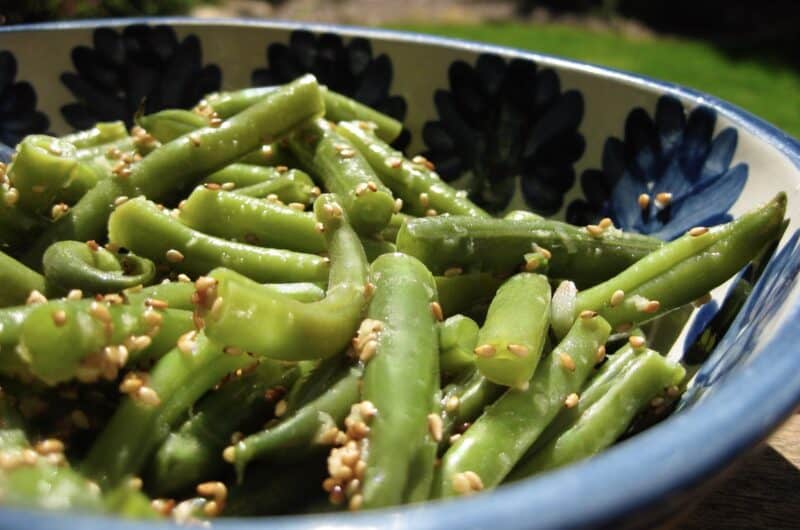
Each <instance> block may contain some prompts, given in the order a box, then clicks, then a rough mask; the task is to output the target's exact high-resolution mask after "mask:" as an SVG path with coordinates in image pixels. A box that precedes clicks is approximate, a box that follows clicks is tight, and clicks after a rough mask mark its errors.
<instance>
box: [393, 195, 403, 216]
mask: <svg viewBox="0 0 800 530" xmlns="http://www.w3.org/2000/svg"><path fill="white" fill-rule="evenodd" d="M402 209H403V199H401V198H400V197H398V198H396V199H395V200H394V213H399V212H400V210H402Z"/></svg>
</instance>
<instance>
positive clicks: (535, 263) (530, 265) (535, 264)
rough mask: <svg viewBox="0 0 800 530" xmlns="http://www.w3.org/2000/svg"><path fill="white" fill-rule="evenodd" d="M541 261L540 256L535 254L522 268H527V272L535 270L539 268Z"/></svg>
mask: <svg viewBox="0 0 800 530" xmlns="http://www.w3.org/2000/svg"><path fill="white" fill-rule="evenodd" d="M541 263H542V261H541V260H540V259H539V258H538V256H535V257H533V258H531V259H529V260H528V261H526V262H525V264H524V265H523V266H522V268H523V269H525V272H533V271H535V270H536V269H538V268H539V265H541Z"/></svg>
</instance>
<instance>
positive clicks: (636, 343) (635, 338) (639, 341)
mask: <svg viewBox="0 0 800 530" xmlns="http://www.w3.org/2000/svg"><path fill="white" fill-rule="evenodd" d="M628 343H629V344H630V345H631V346H633V347H634V348H641V347H642V346H644V345H645V340H644V337H641V336H639V335H631V336H630V337H628Z"/></svg>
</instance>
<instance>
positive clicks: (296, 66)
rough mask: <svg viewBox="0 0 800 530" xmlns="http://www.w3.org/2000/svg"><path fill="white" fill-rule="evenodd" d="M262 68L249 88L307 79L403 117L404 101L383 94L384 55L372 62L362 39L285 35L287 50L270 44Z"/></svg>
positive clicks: (386, 86)
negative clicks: (287, 38)
mask: <svg viewBox="0 0 800 530" xmlns="http://www.w3.org/2000/svg"><path fill="white" fill-rule="evenodd" d="M267 64H268V66H267V68H260V69H257V70H254V71H253V73H252V75H251V80H252V83H253V85H255V86H269V85H277V84H282V83H288V82H289V81H292V80H293V79H296V78H297V77H299V76H301V75H303V74H305V73H312V74H314V75H315V76H316V77H317V79H318V80H319V82H320V83H322V84H324V85H326V86H328V87H330V88H331V90H335V91H336V92H339V93H341V94H344V95H346V96H349V97H351V98H353V99H356V100H357V101H360V102H361V103H364V104H365V105H369V106H370V107H373V108H375V109H377V110H379V111H381V112H383V113H385V114H388V115H389V116H392V117H393V118H395V119H398V120H400V121H403V119H404V118H405V116H406V101H405V99H404V98H403V97H402V96H398V95H391V94H390V93H389V90H390V89H391V85H392V78H393V76H394V72H393V68H392V61H391V59H390V58H389V56H388V55H386V54H380V55H378V56H377V57H373V53H372V45H371V44H370V42H369V41H368V40H367V39H363V38H354V39H351V40H350V41H349V42H348V43H347V44H345V43H344V41H343V40H342V38H341V37H340V36H339V35H334V34H331V33H323V34H321V35H319V36H317V35H315V34H313V33H311V32H309V31H303V30H297V31H293V32H292V33H291V35H290V37H289V43H288V44H283V43H280V42H276V43H272V44H270V45H269V46H268V47H267ZM410 139H411V136H410V133H409V132H408V130H404V131H403V133H402V134H401V135H400V137H399V138H398V139H397V140H395V142H394V145H395V147H397V148H398V149H404V148H405V147H406V146H407V145H408V143H409V141H410Z"/></svg>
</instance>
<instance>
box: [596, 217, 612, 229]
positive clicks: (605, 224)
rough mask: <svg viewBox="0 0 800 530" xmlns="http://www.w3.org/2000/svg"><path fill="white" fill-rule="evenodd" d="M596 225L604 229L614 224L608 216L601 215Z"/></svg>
mask: <svg viewBox="0 0 800 530" xmlns="http://www.w3.org/2000/svg"><path fill="white" fill-rule="evenodd" d="M597 226H599V227H600V228H602V229H603V230H605V229H606V228H611V227H612V226H614V222H613V221H612V220H611V218H610V217H603V218H602V219H600V222H599V223H597Z"/></svg>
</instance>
